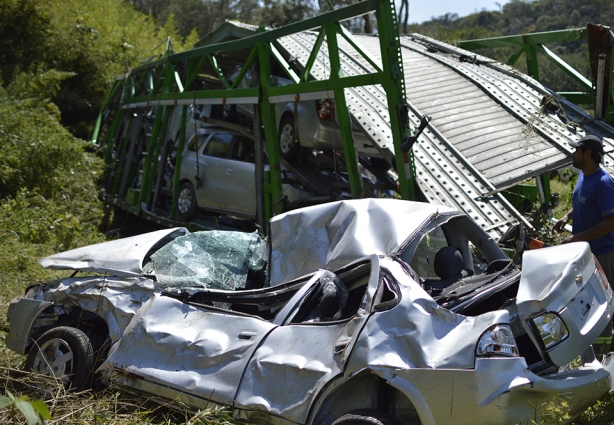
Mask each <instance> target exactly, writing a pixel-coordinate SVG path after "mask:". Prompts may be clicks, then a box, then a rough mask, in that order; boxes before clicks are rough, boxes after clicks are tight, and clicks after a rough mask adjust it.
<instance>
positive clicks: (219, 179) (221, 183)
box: [196, 132, 256, 218]
mask: <svg viewBox="0 0 614 425" xmlns="http://www.w3.org/2000/svg"><path fill="white" fill-rule="evenodd" d="M249 142H250V139H249V138H246V137H240V136H237V135H233V134H231V133H225V132H217V133H215V134H213V135H212V136H211V137H210V138H209V140H208V141H207V143H206V144H205V146H204V148H203V150H202V155H201V156H200V161H201V164H200V167H199V168H200V179H201V182H202V185H200V187H198V188H197V189H196V198H197V202H198V205H199V206H200V207H202V208H205V209H213V210H217V211H220V212H229V213H239V214H241V215H243V216H247V217H249V218H251V217H253V216H255V214H256V196H255V192H256V185H255V178H254V176H255V168H254V167H255V166H254V163H253V159H252V162H249V158H253V156H249V155H248V153H247V152H248V150H249V149H250V146H249ZM253 149H254V148H253V140H251V152H252V154H253Z"/></svg>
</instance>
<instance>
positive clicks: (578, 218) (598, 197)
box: [552, 135, 614, 351]
mask: <svg viewBox="0 0 614 425" xmlns="http://www.w3.org/2000/svg"><path fill="white" fill-rule="evenodd" d="M569 144H570V145H571V146H573V147H574V148H576V150H575V151H574V153H573V154H572V159H573V166H574V167H576V168H578V169H579V170H580V173H579V174H578V181H577V182H576V187H575V188H574V191H573V195H572V199H571V201H572V202H571V206H572V209H571V210H569V211H568V212H567V214H565V215H564V216H563V217H562V218H561V219H560V220H559V221H557V222H556V224H555V225H554V227H553V229H552V230H554V231H555V232H562V231H563V228H564V227H565V225H566V224H567V222H569V221H570V220H571V221H572V226H573V227H572V235H571V236H568V237H567V238H565V240H563V243H569V242H580V241H586V242H588V243H589V245H590V247H591V251H592V253H593V254H594V255H595V256H596V257H597V259H598V260H599V264H600V265H601V267H602V268H603V271H604V273H605V275H606V277H607V278H608V281H610V283H611V284H614V232H613V231H614V180H612V177H611V176H610V175H609V174H608V173H607V172H606V171H605V170H604V169H602V168H601V167H600V166H599V164H600V163H601V156H602V155H603V143H602V141H601V139H599V138H598V137H597V136H592V135H590V136H585V137H583V138H582V139H580V140H579V141H577V142H570V143H569ZM609 332H611V328H608V329H606V330H605V331H604V334H608V333H609ZM602 336H605V335H602ZM602 339H604V340H603V341H600V340H602ZM609 339H611V336H610V337H609V338H599V340H598V341H597V342H596V345H599V344H603V345H605V347H607V346H609V345H610V344H609ZM605 347H604V348H605ZM612 348H614V347H612ZM606 349H607V348H606ZM608 351H609V350H608Z"/></svg>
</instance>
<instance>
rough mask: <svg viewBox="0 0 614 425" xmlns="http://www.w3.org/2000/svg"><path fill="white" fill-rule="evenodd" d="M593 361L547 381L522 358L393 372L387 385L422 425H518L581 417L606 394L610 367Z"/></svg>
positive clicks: (547, 377)
mask: <svg viewBox="0 0 614 425" xmlns="http://www.w3.org/2000/svg"><path fill="white" fill-rule="evenodd" d="M611 363H612V365H611V366H610V364H609V362H608V365H607V366H606V365H602V364H600V363H599V362H597V361H594V362H592V363H589V364H585V365H584V366H582V367H581V368H578V369H575V370H571V371H568V372H562V373H557V374H553V375H549V376H544V377H541V376H537V375H535V374H533V373H531V372H530V371H529V370H528V369H527V367H526V362H525V360H524V359H523V358H510V359H478V360H477V361H476V368H475V369H474V370H439V369H410V370H399V371H395V376H394V377H393V378H392V379H389V383H390V384H391V385H393V386H395V387H397V388H398V389H399V390H401V391H403V392H404V393H405V394H406V395H407V397H408V398H409V399H410V400H411V401H412V403H413V404H414V406H415V407H416V410H417V412H418V414H419V415H420V420H421V422H422V424H423V425H427V424H444V423H454V424H459V425H460V424H476V423H479V424H497V425H503V424H518V423H524V421H528V420H530V419H536V418H537V422H538V423H541V420H540V419H539V418H541V416H542V415H544V414H546V413H549V412H551V411H550V410H549V409H555V408H558V409H560V410H561V411H563V412H568V413H569V414H570V415H571V416H572V417H573V416H577V415H579V414H581V413H582V412H583V411H584V410H585V409H586V408H587V407H589V406H591V405H592V404H594V402H595V400H596V399H597V398H599V397H600V396H601V395H603V394H605V393H606V392H608V391H609V390H610V387H611V377H610V376H611V374H610V372H609V369H610V368H611V369H614V361H612V362H611Z"/></svg>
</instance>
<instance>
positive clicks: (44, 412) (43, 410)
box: [30, 400, 51, 419]
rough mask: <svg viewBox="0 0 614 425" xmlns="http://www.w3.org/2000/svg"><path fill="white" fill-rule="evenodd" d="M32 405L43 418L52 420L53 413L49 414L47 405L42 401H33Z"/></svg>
mask: <svg viewBox="0 0 614 425" xmlns="http://www.w3.org/2000/svg"><path fill="white" fill-rule="evenodd" d="M30 404H31V405H32V407H34V410H36V411H37V412H38V414H39V415H40V416H41V418H43V419H51V413H49V409H48V408H47V405H46V404H45V403H43V402H42V401H40V400H32V402H31V403H30Z"/></svg>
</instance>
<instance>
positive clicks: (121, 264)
mask: <svg viewBox="0 0 614 425" xmlns="http://www.w3.org/2000/svg"><path fill="white" fill-rule="evenodd" d="M186 232H187V229H185V228H183V227H178V228H173V229H164V230H158V231H156V232H151V233H145V234H143V235H138V236H132V237H128V238H123V239H118V240H115V241H110V242H104V243H100V244H96V245H90V246H85V247H83V248H77V249H73V250H70V251H65V252H61V253H59V254H54V255H51V256H49V257H45V258H43V259H42V260H40V261H39V263H40V264H41V265H42V266H43V267H45V268H46V269H54V270H78V271H83V272H96V273H109V274H112V275H115V276H139V275H142V274H143V268H142V267H143V261H144V260H145V257H146V256H147V253H149V252H150V251H151V250H152V248H154V247H155V246H156V245H157V244H158V243H161V242H163V241H170V240H172V239H175V238H176V237H178V236H182V235H184V234H185V233H186Z"/></svg>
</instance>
